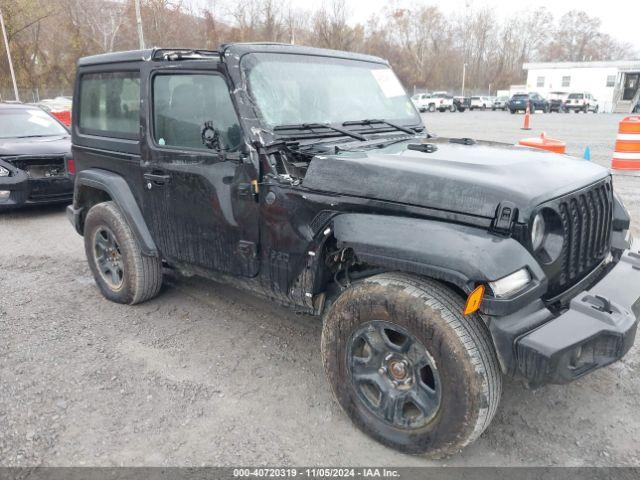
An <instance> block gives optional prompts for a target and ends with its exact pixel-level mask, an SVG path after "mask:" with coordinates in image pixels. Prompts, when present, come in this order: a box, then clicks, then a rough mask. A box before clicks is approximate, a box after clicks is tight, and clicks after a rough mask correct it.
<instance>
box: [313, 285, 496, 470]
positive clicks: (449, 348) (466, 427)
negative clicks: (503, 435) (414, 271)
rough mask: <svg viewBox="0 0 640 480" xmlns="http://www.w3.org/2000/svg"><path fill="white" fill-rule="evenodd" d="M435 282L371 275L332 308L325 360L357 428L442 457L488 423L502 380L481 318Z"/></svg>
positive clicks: (394, 444) (324, 338) (411, 450)
mask: <svg viewBox="0 0 640 480" xmlns="http://www.w3.org/2000/svg"><path fill="white" fill-rule="evenodd" d="M462 309H463V300H462V298H461V297H460V296H458V295H457V294H456V293H455V292H453V291H452V290H450V289H449V288H447V287H445V286H444V285H442V284H440V283H437V282H435V281H431V280H426V279H420V278H416V277H412V276H409V275H403V274H382V275H377V276H374V277H371V278H369V279H367V280H365V281H363V282H361V283H360V284H358V285H355V286H352V287H351V288H349V289H348V290H346V291H345V292H344V293H343V294H342V295H341V296H340V297H339V298H338V299H337V301H336V302H335V303H334V304H333V305H332V306H331V308H330V309H329V311H328V313H327V316H326V318H325V323H324V326H323V331H322V356H323V361H324V366H325V371H326V374H327V378H328V380H329V383H330V384H331V387H332V390H333V392H334V394H335V396H336V398H337V400H338V402H339V403H340V405H341V406H342V408H343V409H344V411H345V412H346V413H347V415H349V417H350V418H351V420H352V421H353V422H354V424H355V425H356V426H357V427H358V428H360V429H361V430H362V431H364V432H365V433H367V434H368V435H370V436H371V437H373V438H375V439H376V440H378V441H379V442H381V443H383V444H385V445H387V446H390V447H392V448H395V449H397V450H400V451H402V452H407V453H425V452H428V453H429V454H430V455H431V456H434V457H439V456H444V455H449V454H452V453H454V452H456V451H458V450H460V449H461V448H463V447H464V446H466V445H468V444H469V443H471V442H473V441H474V440H475V439H477V438H478V437H479V436H480V434H481V433H482V432H483V431H484V430H485V428H486V427H487V426H488V425H489V423H490V422H491V419H492V418H493V416H494V414H495V412H496V409H497V406H498V403H499V400H500V395H501V389H502V377H501V372H500V368H499V365H498V361H497V358H496V355H495V351H494V350H493V346H492V343H491V340H490V337H489V333H488V331H487V328H486V326H485V324H484V323H483V321H482V319H480V318H479V317H478V316H475V315H472V316H468V317H465V316H463V315H462V313H461V312H462Z"/></svg>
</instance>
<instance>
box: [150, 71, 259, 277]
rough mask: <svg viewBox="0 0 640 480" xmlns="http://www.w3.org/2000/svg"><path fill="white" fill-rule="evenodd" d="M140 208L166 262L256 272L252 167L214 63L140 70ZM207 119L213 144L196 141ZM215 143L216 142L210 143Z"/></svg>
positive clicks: (223, 81) (212, 268) (228, 97)
mask: <svg viewBox="0 0 640 480" xmlns="http://www.w3.org/2000/svg"><path fill="white" fill-rule="evenodd" d="M144 77H145V80H146V83H147V85H146V91H147V92H148V94H147V97H146V98H149V99H150V101H149V102H148V104H149V106H148V109H147V110H146V112H147V118H146V120H147V121H146V128H147V131H148V134H147V135H146V140H147V141H146V142H143V143H144V148H143V152H142V171H143V179H144V182H145V183H144V188H143V189H142V191H143V194H142V195H143V196H144V198H143V199H142V205H143V214H144V216H145V220H146V222H147V225H149V227H150V229H151V230H152V234H153V237H154V240H155V241H156V244H157V246H158V248H159V249H160V251H161V253H162V255H163V257H164V258H165V259H166V260H167V261H169V262H170V263H174V264H181V265H186V266H192V267H197V268H199V269H204V270H215V271H219V272H224V273H230V274H235V275H243V276H255V275H257V273H258V269H259V262H258V255H257V253H258V252H257V249H258V247H257V245H258V236H259V231H258V211H259V210H258V203H257V201H256V198H255V197H254V195H253V192H252V189H251V184H252V181H255V180H256V179H257V171H256V168H255V167H254V165H253V164H251V163H250V161H249V159H248V156H247V155H245V154H244V153H243V150H244V142H243V138H242V132H241V129H240V125H239V122H238V117H237V115H236V112H235V109H234V106H233V102H232V99H231V96H230V93H229V87H228V85H227V82H226V80H225V78H224V76H222V75H221V74H219V73H218V72H217V71H215V70H211V69H208V70H204V69H194V70H177V69H175V66H173V68H170V69H169V68H167V69H159V70H158V69H154V70H152V71H150V72H149V74H148V75H145V76H144ZM207 125H208V126H213V127H214V128H215V132H216V134H217V136H218V137H219V139H220V142H218V143H219V146H220V147H221V150H213V149H212V148H211V145H210V146H207V145H205V143H204V142H203V130H207V128H205V126H207ZM216 148H217V147H216Z"/></svg>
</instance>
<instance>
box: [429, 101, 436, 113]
mask: <svg viewBox="0 0 640 480" xmlns="http://www.w3.org/2000/svg"><path fill="white" fill-rule="evenodd" d="M429 111H430V112H432V113H433V112H435V111H436V106H435V104H433V103H430V104H429Z"/></svg>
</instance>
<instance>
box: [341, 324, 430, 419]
mask: <svg viewBox="0 0 640 480" xmlns="http://www.w3.org/2000/svg"><path fill="white" fill-rule="evenodd" d="M347 368H348V371H349V375H350V379H351V382H352V385H353V388H354V389H355V391H356V393H357V396H358V399H359V400H360V401H361V402H362V403H363V404H364V405H365V406H366V407H367V409H368V410H369V411H370V412H371V413H373V414H374V415H375V416H376V418H378V419H379V420H382V421H383V422H386V423H387V424H390V425H392V426H394V427H396V428H400V429H403V430H407V429H410V430H412V429H417V428H421V427H424V426H425V425H427V424H428V423H429V422H430V421H431V420H432V419H433V418H434V417H435V416H436V414H437V413H438V410H439V408H440V403H441V397H442V395H441V390H442V389H441V383H440V375H439V372H438V369H437V368H436V364H435V361H434V360H433V357H432V356H431V355H430V354H429V352H428V351H427V349H426V348H425V347H424V345H423V344H422V343H421V342H420V341H419V340H418V339H417V338H416V337H415V336H413V335H411V334H410V333H409V332H408V331H407V330H405V329H404V328H402V327H400V326H399V325H396V324H393V323H389V322H385V321H371V322H367V323H365V324H363V325H362V326H361V327H360V328H359V329H358V330H356V331H355V332H354V333H353V335H351V337H350V339H349V343H348V350H347Z"/></svg>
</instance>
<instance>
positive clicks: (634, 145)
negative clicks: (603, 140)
mask: <svg viewBox="0 0 640 480" xmlns="http://www.w3.org/2000/svg"><path fill="white" fill-rule="evenodd" d="M611 168H613V169H616V170H640V115H632V116H630V117H625V118H623V119H622V120H621V121H620V127H619V128H618V138H617V139H616V148H615V151H614V152H613V159H612V160H611Z"/></svg>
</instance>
